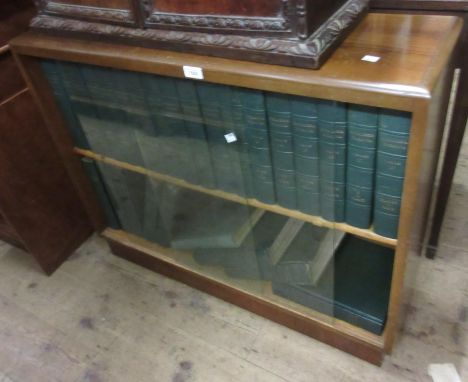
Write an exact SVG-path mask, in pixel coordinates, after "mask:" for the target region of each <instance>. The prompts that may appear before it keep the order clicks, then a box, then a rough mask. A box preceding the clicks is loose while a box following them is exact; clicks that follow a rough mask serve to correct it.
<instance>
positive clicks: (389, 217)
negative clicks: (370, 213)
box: [374, 110, 411, 238]
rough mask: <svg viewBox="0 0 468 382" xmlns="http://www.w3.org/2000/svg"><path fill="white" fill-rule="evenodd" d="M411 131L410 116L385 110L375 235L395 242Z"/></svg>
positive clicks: (381, 123)
mask: <svg viewBox="0 0 468 382" xmlns="http://www.w3.org/2000/svg"><path fill="white" fill-rule="evenodd" d="M410 128H411V114H410V113H407V112H399V111H394V110H384V111H382V112H381V114H380V118H379V132H378V143H377V171H376V173H377V176H376V187H375V195H374V198H375V209H374V231H375V232H376V233H378V234H380V235H383V236H387V237H391V238H396V236H397V233H398V221H399V218H400V204H401V194H402V191H403V180H404V176H405V165H406V155H407V149H408V141H409V134H410Z"/></svg>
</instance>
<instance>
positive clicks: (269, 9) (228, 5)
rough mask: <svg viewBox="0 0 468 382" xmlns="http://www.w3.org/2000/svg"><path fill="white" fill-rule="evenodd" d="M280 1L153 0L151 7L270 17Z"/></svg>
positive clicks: (279, 7) (277, 12)
mask: <svg viewBox="0 0 468 382" xmlns="http://www.w3.org/2000/svg"><path fill="white" fill-rule="evenodd" d="M281 3H282V1H281V0H257V1H252V0H219V1H212V0H189V1H187V0H154V1H153V7H154V9H155V10H158V11H160V12H168V13H184V14H192V15H226V16H230V15H236V16H257V17H272V16H278V15H279V14H280V12H281V10H282V6H281Z"/></svg>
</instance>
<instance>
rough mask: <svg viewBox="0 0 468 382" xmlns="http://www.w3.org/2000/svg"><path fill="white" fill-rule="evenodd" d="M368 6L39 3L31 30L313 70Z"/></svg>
mask: <svg viewBox="0 0 468 382" xmlns="http://www.w3.org/2000/svg"><path fill="white" fill-rule="evenodd" d="M367 3H368V0H223V1H211V0H199V1H187V0H176V1H173V0H171V1H169V0H112V1H105V2H104V1H98V0H86V1H83V0H59V1H57V0H41V1H38V7H39V16H38V17H37V18H36V19H34V20H33V23H32V26H33V27H34V28H36V29H41V30H45V31H48V32H52V33H53V32H54V31H55V33H59V34H62V33H70V34H75V35H80V36H85V37H87V38H92V39H93V38H96V36H100V38H106V39H108V40H110V41H125V43H130V44H137V45H143V46H154V47H158V48H163V49H171V50H179V51H186V52H194V53H202V54H207V55H214V56H221V57H229V58H241V59H244V60H251V61H257V62H265V63H276V64H282V65H291V66H300V67H309V68H317V67H318V66H320V65H321V64H322V63H323V62H324V61H325V59H326V58H327V57H328V56H329V55H330V54H331V52H332V51H333V50H334V48H335V47H336V46H337V45H338V43H339V42H340V41H342V39H343V38H344V37H345V35H346V34H347V33H348V32H349V31H350V29H351V28H352V27H353V26H354V25H355V24H356V23H357V22H358V21H359V19H360V18H361V17H362V15H363V14H364V13H365V12H366V9H367Z"/></svg>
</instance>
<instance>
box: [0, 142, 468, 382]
mask: <svg viewBox="0 0 468 382" xmlns="http://www.w3.org/2000/svg"><path fill="white" fill-rule="evenodd" d="M465 141H466V143H465V145H464V152H463V154H462V158H461V160H460V163H459V168H458V170H457V175H456V180H455V184H454V188H453V192H452V197H451V201H450V205H449V212H448V216H447V218H446V221H445V222H444V230H443V237H442V240H441V242H442V245H441V248H440V251H439V256H438V257H437V259H436V260H435V261H431V260H425V259H423V260H422V264H421V266H420V267H419V270H418V274H417V277H416V279H415V280H413V281H412V283H411V286H412V287H411V291H412V292H413V293H412V298H411V300H409V301H410V302H408V303H407V304H406V306H405V311H406V314H407V320H406V324H405V326H404V328H403V329H402V334H401V335H400V337H399V341H398V343H397V345H396V348H395V350H394V352H393V354H392V355H391V356H389V357H387V358H386V360H385V362H384V365H383V366H382V367H381V368H377V367H375V366H372V365H370V364H367V363H365V362H363V361H360V360H358V359H356V358H354V357H352V356H349V355H347V354H345V353H343V352H340V351H338V350H335V349H333V348H331V347H329V346H327V345H324V344H322V343H320V342H317V341H315V340H312V339H310V338H308V337H305V336H303V335H301V334H298V333H296V332H294V331H291V330H289V329H286V328H284V327H281V326H279V325H277V324H274V323H272V322H270V321H268V320H266V319H263V318H260V317H257V316H255V315H254V314H251V313H248V312H246V311H244V310H242V309H240V308H237V307H235V306H232V305H230V304H227V303H225V302H222V301H219V300H217V299H215V298H213V297H210V296H208V295H206V294H203V293H201V292H198V291H196V290H193V289H191V288H189V287H187V286H184V285H182V284H180V283H177V282H175V281H172V280H169V279H167V278H165V277H162V276H159V275H157V274H155V273H152V272H150V271H147V270H145V269H143V268H140V267H138V266H135V265H133V264H130V263H128V262H126V261H124V260H121V259H118V258H116V257H114V256H112V255H111V254H110V252H109V250H108V248H107V245H106V243H104V241H103V240H102V239H100V238H98V237H94V238H92V239H91V240H89V241H88V242H87V243H86V244H85V245H83V246H82V248H80V250H79V251H77V253H76V254H75V255H73V256H72V258H71V259H70V260H69V261H67V262H66V263H65V264H64V265H63V266H62V267H61V268H60V269H59V271H57V272H56V273H55V274H54V275H53V276H52V277H50V278H47V277H46V276H44V275H43V273H42V272H41V271H40V270H39V268H38V266H37V265H36V264H35V263H34V261H33V260H32V258H31V256H29V255H28V254H26V253H24V252H22V251H21V250H18V249H16V248H13V247H11V246H10V245H7V244H4V243H2V242H0V382H11V381H14V382H42V381H44V382H53V381H66V382H68V381H71V382H75V381H76V382H104V381H111V382H118V381H125V382H133V381H135V382H145V381H156V382H165V381H168V382H195V381H200V382H211V381H216V382H218V381H236V382H240V381H246V382H252V381H267V382H276V381H290V382H293V381H294V382H296V381H297V382H299V381H304V382H306V381H307V382H309V381H319V382H321V381H326V382H333V381H356V382H357V381H372V382H374V381H429V380H430V378H429V377H428V376H427V372H426V371H427V366H428V365H429V364H430V363H445V362H450V363H453V364H455V366H456V367H457V369H458V371H459V373H460V374H461V377H462V380H465V381H467V380H468V277H466V275H467V272H468V141H467V140H465Z"/></svg>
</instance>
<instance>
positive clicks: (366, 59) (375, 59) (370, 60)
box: [361, 54, 380, 62]
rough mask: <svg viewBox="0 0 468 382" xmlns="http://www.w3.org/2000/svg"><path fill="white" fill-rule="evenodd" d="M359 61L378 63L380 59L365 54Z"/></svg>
mask: <svg viewBox="0 0 468 382" xmlns="http://www.w3.org/2000/svg"><path fill="white" fill-rule="evenodd" d="M361 61H367V62H378V61H380V57H379V56H371V55H370V54H366V55H365V56H364V57H363V58H361Z"/></svg>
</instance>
